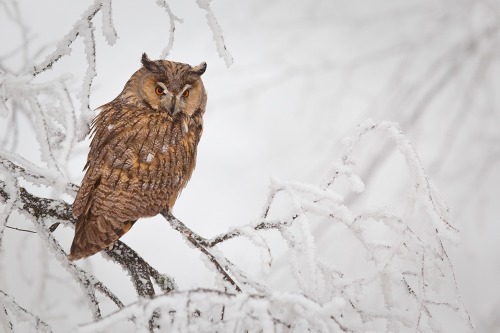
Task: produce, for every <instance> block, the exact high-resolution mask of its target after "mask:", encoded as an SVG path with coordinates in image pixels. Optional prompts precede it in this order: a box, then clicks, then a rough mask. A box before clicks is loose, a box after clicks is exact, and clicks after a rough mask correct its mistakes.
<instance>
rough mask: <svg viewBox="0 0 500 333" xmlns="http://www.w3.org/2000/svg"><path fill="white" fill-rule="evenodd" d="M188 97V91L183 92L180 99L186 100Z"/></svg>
mask: <svg viewBox="0 0 500 333" xmlns="http://www.w3.org/2000/svg"><path fill="white" fill-rule="evenodd" d="M188 96H189V89H186V90H184V92H183V93H182V97H184V98H187V97H188Z"/></svg>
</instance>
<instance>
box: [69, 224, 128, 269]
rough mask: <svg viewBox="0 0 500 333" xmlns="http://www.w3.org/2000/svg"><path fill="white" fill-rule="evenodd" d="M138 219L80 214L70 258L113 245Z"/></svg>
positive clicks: (80, 257) (79, 256)
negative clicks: (124, 220) (123, 219)
mask: <svg viewBox="0 0 500 333" xmlns="http://www.w3.org/2000/svg"><path fill="white" fill-rule="evenodd" d="M135 222H136V221H126V222H116V221H108V220H107V219H105V218H104V217H103V216H93V215H90V216H80V217H79V218H78V219H77V221H76V226H75V237H74V238H73V244H71V250H70V254H69V255H68V259H69V260H71V261H73V260H78V259H82V258H86V257H88V256H91V255H93V254H96V253H97V252H99V251H101V250H104V249H105V248H107V247H109V246H111V245H113V244H114V243H115V242H116V241H117V240H118V238H120V237H121V236H123V235H124V234H125V233H126V232H127V231H129V230H130V228H132V225H134V223H135Z"/></svg>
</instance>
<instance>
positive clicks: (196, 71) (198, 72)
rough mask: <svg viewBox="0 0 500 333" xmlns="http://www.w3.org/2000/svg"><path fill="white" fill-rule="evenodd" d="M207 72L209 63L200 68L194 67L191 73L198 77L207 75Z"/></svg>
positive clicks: (203, 63) (204, 63) (202, 64)
mask: <svg viewBox="0 0 500 333" xmlns="http://www.w3.org/2000/svg"><path fill="white" fill-rule="evenodd" d="M206 70H207V63H206V62H202V63H201V64H199V65H198V66H194V67H193V69H192V70H191V72H192V73H194V74H196V75H202V74H203V73H205V71H206Z"/></svg>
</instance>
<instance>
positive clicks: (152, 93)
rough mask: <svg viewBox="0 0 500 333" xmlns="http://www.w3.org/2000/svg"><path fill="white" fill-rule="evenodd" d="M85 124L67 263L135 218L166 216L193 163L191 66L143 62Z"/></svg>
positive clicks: (198, 105)
mask: <svg viewBox="0 0 500 333" xmlns="http://www.w3.org/2000/svg"><path fill="white" fill-rule="evenodd" d="M141 62H142V65H143V66H142V67H141V68H140V69H139V70H138V71H136V72H135V73H134V74H133V75H132V77H131V78H130V79H129V80H128V82H127V83H126V84H125V87H124V89H123V91H122V92H121V93H120V94H119V95H118V97H116V98H115V99H114V100H113V101H111V102H110V103H108V104H105V105H103V106H101V107H100V113H99V114H98V115H97V116H96V118H95V119H94V121H93V123H92V135H93V138H92V142H91V144H90V152H89V155H88V159H87V164H86V165H85V168H84V170H86V173H85V176H84V178H83V180H82V184H81V187H80V190H79V191H78V193H77V195H76V198H75V202H74V203H73V215H74V217H75V218H76V228H75V237H74V239H73V244H72V245H71V251H70V255H69V259H70V260H76V259H80V258H85V257H88V256H90V255H92V254H94V253H97V252H99V251H100V250H102V249H104V248H106V247H109V246H110V245H112V244H113V243H114V242H115V241H116V240H117V239H118V238H120V237H121V236H122V235H123V234H125V233H126V232H127V231H128V230H129V229H130V228H131V227H132V225H133V224H134V223H135V222H136V221H137V219H139V218H141V217H150V216H154V215H157V214H158V213H160V212H161V211H163V210H167V211H169V210H171V209H172V206H173V205H174V203H175V201H176V199H177V197H178V195H179V193H180V192H181V190H182V189H183V188H184V186H186V183H187V182H188V180H189V178H190V177H191V174H192V172H193V169H194V167H195V162H196V149H197V145H198V142H199V140H200V136H201V133H202V129H203V127H202V126H203V119H202V118H203V114H204V112H205V106H206V102H207V94H206V92H205V88H204V86H203V82H202V80H201V75H202V74H203V73H204V72H205V69H206V64H205V63H201V64H200V65H198V66H195V67H191V66H190V65H187V64H183V63H178V62H172V61H167V60H156V61H152V60H150V59H149V58H148V57H147V55H146V54H145V53H144V54H143V55H142V59H141Z"/></svg>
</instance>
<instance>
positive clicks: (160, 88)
mask: <svg viewBox="0 0 500 333" xmlns="http://www.w3.org/2000/svg"><path fill="white" fill-rule="evenodd" d="M164 91H165V90H164V89H163V88H162V87H160V86H156V88H155V93H156V94H157V95H163V92H164Z"/></svg>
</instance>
